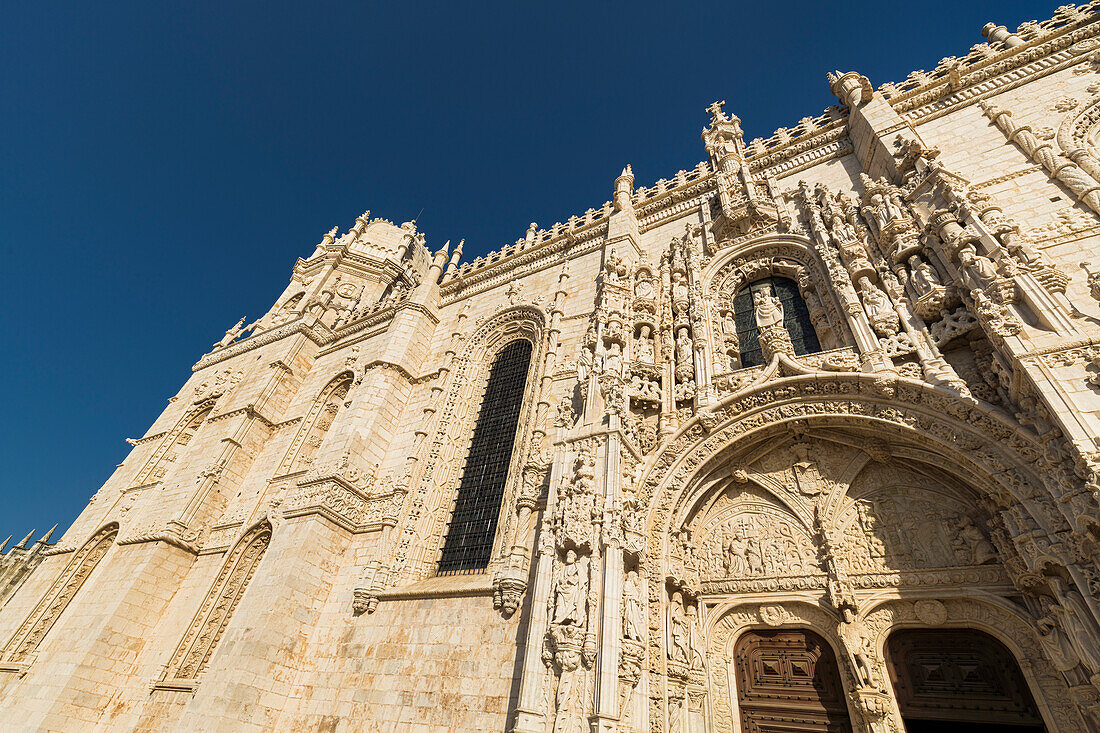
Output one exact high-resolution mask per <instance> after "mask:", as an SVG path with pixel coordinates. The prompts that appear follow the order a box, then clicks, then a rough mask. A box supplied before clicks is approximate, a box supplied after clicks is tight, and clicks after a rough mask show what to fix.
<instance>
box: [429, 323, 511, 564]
mask: <svg viewBox="0 0 1100 733" xmlns="http://www.w3.org/2000/svg"><path fill="white" fill-rule="evenodd" d="M530 363H531V342H530V341H514V342H512V343H511V344H509V345H508V346H506V347H505V348H504V349H503V350H501V352H500V353H499V354H497V357H496V359H494V360H493V364H492V366H491V367H490V368H489V381H488V384H486V386H485V398H484V399H483V400H482V402H481V410H480V411H479V412H478V415H477V423H476V424H475V425H474V435H473V439H472V440H471V443H470V454H469V456H467V458H466V466H465V468H463V470H462V480H461V481H460V482H459V485H458V496H457V498H456V499H455V509H454V513H453V514H452V515H451V523H450V526H449V527H448V528H447V539H446V540H445V541H444V542H443V556H442V557H441V558H440V560H439V570H438V573H439V575H460V574H464V573H476V572H479V571H481V570H483V569H484V568H485V566H486V565H488V564H489V555H490V554H492V552H493V537H494V535H495V534H496V529H497V517H498V515H499V514H500V503H501V501H502V500H503V498H504V484H505V482H506V481H507V480H508V464H509V463H510V462H511V460H512V447H513V445H514V444H515V442H516V427H517V425H518V423H519V411H520V408H521V407H522V405H523V392H524V388H525V387H526V386H527V369H528V367H529V366H530Z"/></svg>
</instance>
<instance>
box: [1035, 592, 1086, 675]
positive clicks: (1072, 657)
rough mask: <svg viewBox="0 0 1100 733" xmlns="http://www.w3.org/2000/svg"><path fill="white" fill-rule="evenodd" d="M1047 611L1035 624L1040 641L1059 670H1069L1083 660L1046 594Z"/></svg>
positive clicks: (1044, 602) (1044, 607)
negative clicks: (1066, 633)
mask: <svg viewBox="0 0 1100 733" xmlns="http://www.w3.org/2000/svg"><path fill="white" fill-rule="evenodd" d="M1042 604H1043V609H1044V611H1045V613H1044V614H1043V615H1042V616H1041V617H1039V619H1038V620H1037V621H1036V622H1035V625H1036V626H1037V627H1038V629H1039V641H1040V642H1041V643H1042V645H1043V650H1044V651H1046V654H1047V658H1048V659H1050V663H1051V664H1053V665H1054V668H1055V669H1056V670H1058V671H1059V672H1068V671H1069V670H1071V669H1073V668H1074V667H1076V666H1077V664H1078V663H1079V662H1080V661H1081V660H1080V659H1079V658H1078V656H1077V652H1076V651H1074V645H1073V642H1071V641H1070V640H1069V638H1068V637H1067V636H1066V635H1065V633H1063V631H1062V629H1061V628H1060V627H1059V625H1058V621H1057V619H1056V618H1055V616H1054V613H1053V610H1052V609H1051V604H1050V600H1049V599H1048V598H1046V596H1044V597H1043V599H1042Z"/></svg>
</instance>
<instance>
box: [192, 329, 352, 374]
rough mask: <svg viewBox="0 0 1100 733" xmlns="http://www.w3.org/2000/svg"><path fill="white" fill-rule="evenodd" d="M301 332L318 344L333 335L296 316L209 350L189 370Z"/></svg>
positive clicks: (202, 367)
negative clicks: (288, 320) (227, 344)
mask: <svg viewBox="0 0 1100 733" xmlns="http://www.w3.org/2000/svg"><path fill="white" fill-rule="evenodd" d="M298 333H300V334H302V335H303V336H305V337H306V338H308V339H309V340H310V341H312V342H313V343H315V344H317V345H318V346H324V345H325V344H327V343H329V342H331V341H332V340H333V339H334V338H335V336H334V335H333V333H332V331H331V330H329V328H328V326H325V325H324V324H323V323H320V322H315V323H312V324H310V323H306V322H305V321H303V320H302V318H301V317H299V318H297V319H296V320H294V321H291V322H290V323H284V324H282V325H280V326H276V327H275V328H271V329H268V330H267V331H264V332H262V333H258V334H255V335H254V336H249V337H248V338H246V339H243V340H241V341H238V342H236V343H233V344H230V345H229V346H226V347H225V348H224V349H218V350H217V351H211V352H210V353H209V354H206V355H205V356H203V357H202V358H201V359H199V360H198V361H197V362H196V363H195V365H194V366H193V367H191V371H193V372H197V371H200V370H202V369H205V368H206V367H208V366H212V365H214V364H218V363H220V362H223V361H225V360H226V359H232V358H233V357H234V356H240V355H241V354H244V353H246V352H249V351H251V350H252V349H258V348H259V347H261V346H267V345H268V344H272V343H275V342H276V341H278V340H280V339H283V338H286V337H287V336H293V335H295V334H298Z"/></svg>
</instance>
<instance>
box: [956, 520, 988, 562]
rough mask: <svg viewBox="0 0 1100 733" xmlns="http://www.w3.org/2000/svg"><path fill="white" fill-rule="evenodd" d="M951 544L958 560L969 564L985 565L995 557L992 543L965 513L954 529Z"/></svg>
mask: <svg viewBox="0 0 1100 733" xmlns="http://www.w3.org/2000/svg"><path fill="white" fill-rule="evenodd" d="M952 546H953V547H954V550H955V554H957V555H958V556H959V560H961V561H962V562H964V563H966V564H969V565H985V564H986V563H990V562H993V561H995V560H996V559H997V551H996V550H995V549H994V548H993V544H992V543H990V541H989V540H987V539H986V538H985V535H984V534H982V531H981V530H980V529H979V528H978V525H976V524H974V520H973V519H971V518H970V517H968V516H966V515H965V514H964V515H963V516H962V518H961V520H960V521H959V526H958V528H957V529H956V530H955V536H954V538H953V539H952Z"/></svg>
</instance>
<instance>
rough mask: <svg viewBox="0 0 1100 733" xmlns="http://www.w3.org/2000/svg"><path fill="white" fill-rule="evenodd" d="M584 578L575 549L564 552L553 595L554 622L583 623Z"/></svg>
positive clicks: (577, 624) (565, 623)
mask: <svg viewBox="0 0 1100 733" xmlns="http://www.w3.org/2000/svg"><path fill="white" fill-rule="evenodd" d="M584 581H585V579H584V574H583V567H582V565H581V563H580V561H579V560H578V559H577V553H576V551H575V550H570V551H569V552H567V553H565V562H564V563H563V564H562V565H561V566H560V570H559V572H558V583H557V587H556V588H555V591H554V593H555V595H554V623H556V624H562V625H566V626H570V625H572V626H583V625H584V596H585V592H584V591H585V587H584V586H585V582H584Z"/></svg>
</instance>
